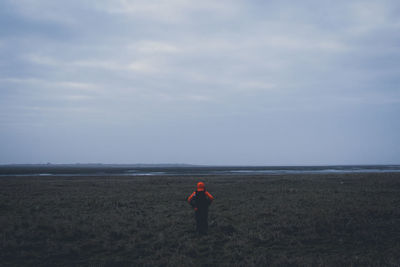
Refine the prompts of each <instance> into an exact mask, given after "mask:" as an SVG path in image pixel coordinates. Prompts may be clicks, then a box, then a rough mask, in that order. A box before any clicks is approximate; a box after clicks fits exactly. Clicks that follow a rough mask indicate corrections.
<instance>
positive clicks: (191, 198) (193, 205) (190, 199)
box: [187, 192, 196, 208]
mask: <svg viewBox="0 0 400 267" xmlns="http://www.w3.org/2000/svg"><path fill="white" fill-rule="evenodd" d="M195 195H196V192H193V193H192V194H191V195H190V196H189V197H188V199H187V201H188V203H189V204H190V206H192V207H193V208H194V207H195V204H194V196H195Z"/></svg>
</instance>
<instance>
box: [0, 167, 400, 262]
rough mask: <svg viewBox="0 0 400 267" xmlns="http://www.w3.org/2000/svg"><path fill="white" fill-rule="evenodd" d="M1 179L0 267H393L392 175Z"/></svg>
mask: <svg viewBox="0 0 400 267" xmlns="http://www.w3.org/2000/svg"><path fill="white" fill-rule="evenodd" d="M198 180H199V179H198V178H197V177H192V176H181V177H176V176H170V177H168V176H153V177H127V176H120V177H118V176H109V177H105V176H99V177H93V176H92V177H82V176H75V177H73V176H71V177H65V176H61V177H39V176H36V177H34V176H32V177H1V178H0V227H1V231H0V233H1V235H0V262H1V265H2V266H43V265H45V266H88V265H90V266H265V265H272V266H286V265H292V266H297V265H301V266H340V265H344V266H351V265H353V266H400V173H379V174H374V173H369V174H323V175H322V174H321V175H320V174H313V175H258V176H250V175H248V176H240V175H232V176H204V177H202V178H201V180H203V181H204V182H205V183H206V186H207V189H208V191H209V192H210V193H211V194H213V195H214V197H215V201H214V203H213V205H212V206H211V207H210V214H209V225H210V227H209V234H208V235H207V236H198V235H197V234H196V233H195V232H194V218H193V211H192V210H191V208H190V206H189V205H188V204H187V202H186V198H187V197H188V196H189V195H190V193H192V192H193V190H194V189H195V184H196V182H197V181H198Z"/></svg>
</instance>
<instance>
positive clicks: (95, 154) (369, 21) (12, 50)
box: [0, 0, 400, 165]
mask: <svg viewBox="0 0 400 267" xmlns="http://www.w3.org/2000/svg"><path fill="white" fill-rule="evenodd" d="M0 25H1V26H0V148H1V149H0V164H7V163H46V162H52V163H75V162H81V163H96V162H101V163H192V164H215V165H221V164H229V165H233V164H239V165H249V164H250V165H300V164H306V165H314V164H400V119H399V117H400V116H399V115H400V3H399V1H397V0H393V1H390V0H387V1H386V0H377V1H368V0H365V1H364V0H363V1H354V0H346V1H319V0H308V1H307V0H306V1H258V0H251V1H245V0H243V1H241V0H232V1H225V0H221V1H214V0H203V1H189V0H165V1H153V0H143V1H136V0H114V1H105V0H69V1H54V0H18V1H16V0H2V1H1V2H0Z"/></svg>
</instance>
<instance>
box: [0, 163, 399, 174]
mask: <svg viewBox="0 0 400 267" xmlns="http://www.w3.org/2000/svg"><path fill="white" fill-rule="evenodd" d="M365 172H369V173H382V172H400V165H326V166H212V165H193V164H175V163H162V164H141V163H140V164H102V163H76V164H51V163H47V164H6V165H0V176H10V175H11V176H12V175H17V176H21V175H24V176H28V175H33V176H52V175H53V176H59V175H69V176H81V175H84V176H88V175H90V176H107V175H114V176H119V175H123V176H150V175H152V176H154V175H170V176H177V175H196V176H199V175H226V174H236V175H250V174H251V175H257V174H258V175H275V174H313V173H365Z"/></svg>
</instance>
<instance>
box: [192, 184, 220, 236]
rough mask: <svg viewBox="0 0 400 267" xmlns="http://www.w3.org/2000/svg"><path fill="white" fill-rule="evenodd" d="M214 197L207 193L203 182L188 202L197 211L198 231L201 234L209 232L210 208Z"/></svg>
mask: <svg viewBox="0 0 400 267" xmlns="http://www.w3.org/2000/svg"><path fill="white" fill-rule="evenodd" d="M213 200H214V197H213V196H212V195H211V194H210V193H208V192H207V191H206V188H205V185H204V183H203V182H199V183H197V190H196V191H194V192H193V193H192V194H191V195H190V196H189V197H188V202H189V204H190V205H191V206H192V207H193V208H194V210H195V218H196V229H197V232H198V233H200V234H207V230H208V207H209V206H210V205H211V202H212V201H213Z"/></svg>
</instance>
